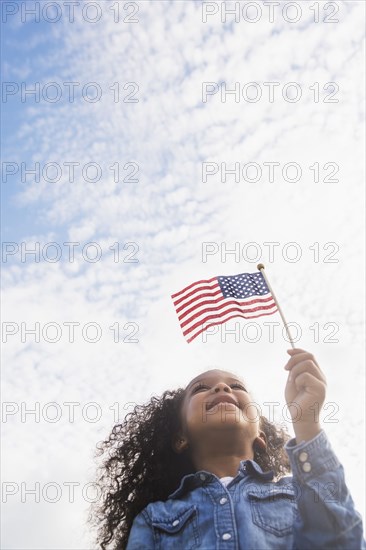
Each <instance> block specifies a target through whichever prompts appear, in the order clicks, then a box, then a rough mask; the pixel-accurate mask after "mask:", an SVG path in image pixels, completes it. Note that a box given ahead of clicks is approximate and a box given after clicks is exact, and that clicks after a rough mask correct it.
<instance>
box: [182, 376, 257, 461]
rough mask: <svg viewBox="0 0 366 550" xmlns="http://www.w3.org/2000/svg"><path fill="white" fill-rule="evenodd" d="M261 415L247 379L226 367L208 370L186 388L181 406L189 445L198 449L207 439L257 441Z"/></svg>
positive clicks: (185, 443) (187, 444)
mask: <svg viewBox="0 0 366 550" xmlns="http://www.w3.org/2000/svg"><path fill="white" fill-rule="evenodd" d="M259 420H260V414H259V411H258V409H257V407H256V406H255V404H254V403H253V401H252V399H251V396H250V394H249V393H248V391H247V388H246V384H245V382H244V381H243V380H242V379H241V378H238V377H237V376H235V375H234V374H232V373H230V372H226V371H222V370H216V369H215V370H209V371H206V372H204V373H202V374H200V375H199V376H197V377H196V378H194V379H193V380H191V382H190V383H189V384H188V385H187V387H186V388H185V397H184V400H183V404H182V409H181V425H182V433H181V436H180V437H182V436H183V439H180V440H179V441H180V442H181V445H182V449H180V448H179V445H178V447H177V449H178V451H179V450H183V448H184V447H185V446H190V448H191V449H192V448H193V449H194V448H195V447H196V446H197V445H198V446H200V444H201V443H203V441H204V440H205V439H206V440H207V439H210V440H212V438H213V437H216V438H217V441H218V442H219V441H220V440H221V441H222V440H223V439H222V438H223V437H224V440H225V441H227V437H228V432H231V435H230V436H229V437H230V438H233V439H235V440H238V442H240V440H243V439H244V438H245V440H246V441H248V440H250V441H254V440H255V438H256V437H258V436H259V437H261V434H263V432H260V430H259Z"/></svg>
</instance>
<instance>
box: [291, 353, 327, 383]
mask: <svg viewBox="0 0 366 550" xmlns="http://www.w3.org/2000/svg"><path fill="white" fill-rule="evenodd" d="M306 355H309V354H306ZM289 370H290V373H289V377H288V382H292V381H293V380H295V379H296V380H297V377H298V376H299V375H301V374H303V373H308V374H309V375H312V376H313V377H314V378H316V379H317V380H319V381H320V382H322V383H323V384H326V383H327V381H326V378H325V376H324V374H323V373H322V371H321V370H320V368H319V367H318V365H316V364H315V363H314V362H313V361H312V360H311V359H305V360H304V361H301V362H300V363H297V364H296V365H293V366H292V367H291V369H289Z"/></svg>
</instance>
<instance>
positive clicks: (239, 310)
mask: <svg viewBox="0 0 366 550" xmlns="http://www.w3.org/2000/svg"><path fill="white" fill-rule="evenodd" d="M172 299H173V303H174V306H175V309H176V312H177V315H178V319H179V322H180V326H181V327H182V331H183V334H184V336H185V338H186V339H187V342H192V340H194V339H195V338H196V337H197V336H199V335H200V334H201V333H202V332H203V331H204V330H206V329H207V328H208V327H209V326H212V325H221V324H222V323H226V321H229V319H232V318H233V317H243V318H244V319H252V318H253V317H262V316H263V315H271V314H272V313H275V312H276V311H277V306H276V303H275V301H274V299H273V297H272V294H271V293H268V294H265V295H264V296H250V298H245V299H244V300H236V299H235V298H224V295H223V294H222V292H221V288H220V285H219V282H218V279H217V277H212V279H207V280H201V281H197V282H196V283H192V284H191V285H189V286H187V287H185V288H184V289H183V290H181V291H180V292H176V293H175V294H172Z"/></svg>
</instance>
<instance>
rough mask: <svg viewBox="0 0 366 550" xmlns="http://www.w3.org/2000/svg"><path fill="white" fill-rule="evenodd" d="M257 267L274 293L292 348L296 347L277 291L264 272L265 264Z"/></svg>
mask: <svg viewBox="0 0 366 550" xmlns="http://www.w3.org/2000/svg"><path fill="white" fill-rule="evenodd" d="M257 269H259V271H260V272H261V273H262V275H263V278H264V280H265V281H266V283H267V286H268V289H269V291H270V293H271V294H272V296H273V299H274V301H275V304H276V306H277V309H278V313H279V314H280V315H281V319H282V321H283V324H284V325H285V329H286V332H287V336H288V338H289V340H290V343H291V346H292V349H294V348H295V344H294V339H293V338H292V335H291V332H290V329H289V327H288V325H287V322H286V319H285V316H284V314H283V313H282V309H281V307H280V304H279V303H278V301H277V298H276V296H275V293H274V292H273V289H272V287H271V285H270V283H269V281H268V279H267V276H266V274H265V272H264V265H263V264H258V265H257Z"/></svg>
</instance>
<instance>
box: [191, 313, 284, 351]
mask: <svg viewBox="0 0 366 550" xmlns="http://www.w3.org/2000/svg"><path fill="white" fill-rule="evenodd" d="M276 311H277V308H276V309H275V310H274V311H269V312H267V313H260V314H259V315H253V317H254V318H257V317H263V316H264V315H272V313H276ZM235 317H244V319H251V318H253V317H249V316H248V317H245V316H244V315H242V314H241V313H237V314H236V315H231V316H230V317H228V318H227V319H223V320H222V321H217V322H216V323H210V324H209V325H205V326H204V327H202V328H201V329H200V330H199V331H198V332H196V333H195V334H194V335H193V336H190V337H189V338H188V339H187V342H188V343H190V342H192V340H194V339H195V338H197V336H199V335H200V334H202V332H204V331H205V330H206V329H208V328H209V327H212V326H215V325H222V324H224V323H226V322H227V321H230V319H234V318H235Z"/></svg>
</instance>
